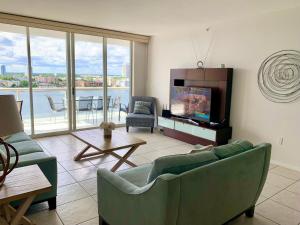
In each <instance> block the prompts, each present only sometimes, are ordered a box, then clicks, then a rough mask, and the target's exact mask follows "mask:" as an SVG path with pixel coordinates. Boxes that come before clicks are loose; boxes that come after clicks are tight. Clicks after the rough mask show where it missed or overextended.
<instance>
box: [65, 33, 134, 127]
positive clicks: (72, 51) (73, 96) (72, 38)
mask: <svg viewBox="0 0 300 225" xmlns="http://www.w3.org/2000/svg"><path fill="white" fill-rule="evenodd" d="M75 34H77V33H73V32H72V33H70V50H69V52H70V64H71V65H70V74H71V82H70V83H71V87H70V92H71V93H70V95H71V98H70V99H71V100H70V101H71V108H72V110H71V111H72V113H71V114H72V117H71V118H72V121H71V124H72V128H71V131H76V130H88V129H95V128H97V127H98V126H99V125H100V124H96V125H95V126H92V127H88V128H78V129H77V127H76V85H75V80H76V79H75V77H76V70H75ZM94 36H95V37H97V35H94ZM98 37H101V38H102V40H103V46H102V54H103V61H102V63H103V67H102V68H103V122H107V121H108V116H107V114H108V108H107V106H108V104H107V97H108V96H107V92H108V85H107V76H108V73H107V39H108V38H107V37H102V36H98ZM128 41H129V40H128ZM129 42H130V56H129V57H130V60H129V61H130V87H129V99H130V98H131V96H132V92H133V87H132V85H133V73H134V66H133V63H134V62H133V41H129ZM128 106H129V102H128ZM124 126H125V124H116V127H124Z"/></svg>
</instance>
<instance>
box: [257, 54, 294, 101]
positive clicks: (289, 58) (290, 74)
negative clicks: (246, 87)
mask: <svg viewBox="0 0 300 225" xmlns="http://www.w3.org/2000/svg"><path fill="white" fill-rule="evenodd" d="M258 86H259V89H260V91H261V93H262V94H263V95H264V96H265V97H266V98H267V99H269V100H270V101H273V102H281V103H288V102H292V101H295V100H296V99H297V98H299V97H300V51H296V50H282V51H278V52H276V53H274V54H272V55H270V56H269V57H268V58H266V59H265V60H264V61H263V63H262V64H261V66H260V68H259V71H258Z"/></svg>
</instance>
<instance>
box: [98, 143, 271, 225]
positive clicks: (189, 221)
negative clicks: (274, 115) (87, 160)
mask: <svg viewBox="0 0 300 225" xmlns="http://www.w3.org/2000/svg"><path fill="white" fill-rule="evenodd" d="M248 143H249V142H248ZM212 152H213V153H214V154H215V155H216V156H217V158H218V159H217V160H216V161H214V162H209V163H208V164H206V165H201V166H198V167H195V168H193V169H191V170H188V171H185V172H183V173H177V174H170V173H165V174H161V175H159V176H158V177H157V178H156V179H155V180H154V181H152V182H150V183H149V181H148V176H149V174H150V173H151V171H152V170H153V166H154V167H155V166H156V164H155V162H154V163H152V164H150V165H143V166H139V167H136V168H132V169H129V170H126V171H121V172H119V173H116V174H114V173H112V172H110V171H108V170H105V169H99V170H98V173H97V177H98V211H99V218H100V219H99V220H100V224H110V225H220V224H224V223H227V222H228V221H230V220H231V219H233V218H235V217H236V216H238V215H241V214H243V213H245V214H246V215H247V216H249V217H251V216H253V214H254V207H255V203H256V201H257V199H258V197H259V195H260V193H261V191H262V188H263V186H264V183H265V180H266V177H267V173H268V168H269V163H270V155H271V145H270V144H260V145H258V146H253V145H252V144H251V146H250V147H249V144H247V143H246V147H245V145H244V142H242V143H241V142H239V143H237V144H236V143H233V144H228V145H224V146H220V147H215V148H214V149H213V150H212ZM191 154H193V153H191ZM189 157H190V156H189ZM188 160H189V159H188ZM173 169H174V168H173Z"/></svg>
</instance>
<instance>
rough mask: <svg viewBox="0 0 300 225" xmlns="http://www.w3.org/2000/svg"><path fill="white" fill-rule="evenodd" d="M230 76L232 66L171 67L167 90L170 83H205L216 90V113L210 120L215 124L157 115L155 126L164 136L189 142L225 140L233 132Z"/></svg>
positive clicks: (215, 143)
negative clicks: (156, 125) (230, 120)
mask: <svg viewBox="0 0 300 225" xmlns="http://www.w3.org/2000/svg"><path fill="white" fill-rule="evenodd" d="M232 78H233V69H232V68H204V69H171V76H170V90H172V88H173V87H206V88H214V89H216V90H218V97H219V100H218V101H217V105H216V108H215V109H216V110H217V115H216V117H215V118H214V119H215V120H214V121H212V122H215V123H214V126H212V125H210V124H208V123H199V124H195V123H194V122H191V121H188V120H183V119H180V118H178V117H176V116H173V117H172V116H171V117H170V118H166V117H158V126H159V127H161V128H162V129H163V132H164V134H165V135H166V136H169V137H173V138H176V139H178V140H181V141H184V142H187V143H190V144H202V145H209V144H212V145H222V144H227V143H228V140H229V139H230V138H231V136H232V127H230V126H229V119H230V108H231V90H232ZM170 98H171V94H170ZM170 105H171V104H170ZM171 113H172V112H171Z"/></svg>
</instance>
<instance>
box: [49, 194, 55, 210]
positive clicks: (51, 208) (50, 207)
mask: <svg viewBox="0 0 300 225" xmlns="http://www.w3.org/2000/svg"><path fill="white" fill-rule="evenodd" d="M48 205H49V210H53V209H56V197H54V198H51V199H49V200H48Z"/></svg>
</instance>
